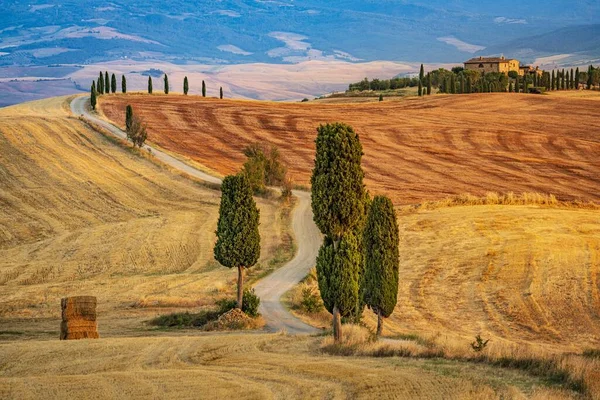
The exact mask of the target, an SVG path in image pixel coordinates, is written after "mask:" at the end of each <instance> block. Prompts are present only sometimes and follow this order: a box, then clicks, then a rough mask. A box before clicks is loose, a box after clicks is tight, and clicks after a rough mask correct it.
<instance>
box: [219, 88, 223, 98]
mask: <svg viewBox="0 0 600 400" xmlns="http://www.w3.org/2000/svg"><path fill="white" fill-rule="evenodd" d="M219 98H220V99H221V100H223V86H221V87H220V88H219Z"/></svg>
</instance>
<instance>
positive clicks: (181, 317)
mask: <svg viewBox="0 0 600 400" xmlns="http://www.w3.org/2000/svg"><path fill="white" fill-rule="evenodd" d="M220 315H221V313H220V312H219V311H214V310H204V311H200V312H199V313H190V312H187V311H186V312H180V313H172V314H167V315H161V316H159V317H156V318H154V319H153V320H151V321H150V325H154V326H161V327H165V328H173V327H178V328H184V327H199V326H204V325H206V324H207V323H209V322H211V321H216V320H217V319H218V318H219V316H220Z"/></svg>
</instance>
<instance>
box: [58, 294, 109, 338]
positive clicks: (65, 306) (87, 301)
mask: <svg viewBox="0 0 600 400" xmlns="http://www.w3.org/2000/svg"><path fill="white" fill-rule="evenodd" d="M60 305H61V311H62V322H61V324H60V339H61V340H74V339H98V338H99V337H100V336H99V335H98V323H97V322H96V298H95V297H93V296H75V297H65V298H63V299H61V301H60Z"/></svg>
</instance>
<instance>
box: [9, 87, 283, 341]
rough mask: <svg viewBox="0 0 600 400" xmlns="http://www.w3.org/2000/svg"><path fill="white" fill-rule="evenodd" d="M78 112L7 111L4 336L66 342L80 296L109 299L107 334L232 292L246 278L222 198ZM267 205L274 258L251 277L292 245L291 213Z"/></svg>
mask: <svg viewBox="0 0 600 400" xmlns="http://www.w3.org/2000/svg"><path fill="white" fill-rule="evenodd" d="M67 109H68V107H66V106H65V99H64V98H61V99H49V100H44V101H39V102H33V103H27V104H23V105H20V106H16V107H9V108H5V109H2V110H0V180H1V181H2V190H1V191H0V299H1V300H0V331H21V332H25V333H26V336H37V335H42V336H44V337H45V336H48V337H58V331H59V322H60V298H61V297H66V296H71V295H77V294H85V295H88V294H89V295H94V296H97V297H98V315H99V329H100V333H101V335H102V336H107V335H108V336H111V335H118V334H121V333H132V332H136V331H138V330H140V329H142V328H143V325H142V321H143V320H146V319H149V318H151V317H153V316H155V315H156V313H157V312H161V313H162V312H164V310H163V309H162V308H174V309H176V308H188V307H194V308H196V307H203V306H205V305H212V303H213V299H214V298H215V297H222V296H223V295H227V294H232V293H233V290H234V281H235V279H236V274H235V273H234V271H231V270H229V269H227V268H224V267H221V266H220V265H219V264H218V263H216V261H214V259H213V256H212V245H213V243H214V240H215V237H214V233H213V232H214V230H215V227H216V221H217V217H218V206H219V196H220V193H219V192H218V191H214V190H209V189H207V188H205V187H203V186H201V185H198V184H196V183H194V182H193V181H190V180H188V179H185V178H184V177H181V176H180V175H178V174H173V173H172V172H170V171H169V170H168V169H166V168H164V167H162V166H160V165H156V164H154V163H152V162H150V161H149V160H148V158H149V156H148V155H144V156H143V157H141V156H140V154H139V152H138V151H133V150H131V149H129V148H120V147H119V146H115V144H113V143H112V142H111V141H109V140H108V139H107V138H105V137H104V136H102V135H100V134H98V133H96V132H94V131H93V130H91V129H89V127H88V126H87V125H86V124H84V123H82V122H81V121H79V120H78V119H76V118H73V117H71V116H70V114H69V112H68V111H67ZM258 204H259V208H260V209H261V238H262V249H263V252H262V254H261V259H260V261H259V263H260V265H259V266H257V267H256V268H255V269H254V270H251V274H250V275H251V276H250V278H251V279H252V277H253V276H257V275H259V274H261V273H262V271H264V270H267V269H272V268H275V267H277V266H278V265H281V263H282V262H284V261H285V259H286V257H290V255H291V254H290V253H291V251H290V249H291V248H293V243H292V242H291V234H290V232H289V218H290V216H289V214H290V213H289V207H283V208H282V207H281V206H280V204H279V203H278V202H277V201H274V200H264V199H259V200H258ZM292 250H293V249H292ZM159 308H161V309H160V310H158V309H159ZM34 318H35V320H34ZM125 321H126V322H125ZM1 337H2V339H14V338H15V336H14V335H2V336H1Z"/></svg>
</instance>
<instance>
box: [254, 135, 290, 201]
mask: <svg viewBox="0 0 600 400" xmlns="http://www.w3.org/2000/svg"><path fill="white" fill-rule="evenodd" d="M244 155H245V156H246V157H248V160H247V161H246V163H245V164H244V168H243V172H244V174H245V175H246V177H247V178H248V181H250V186H251V187H252V191H253V192H254V193H264V192H265V188H266V186H281V185H285V181H286V176H287V168H286V167H285V165H284V164H283V162H282V161H281V157H280V154H279V150H278V149H277V147H275V146H272V147H271V148H269V149H267V148H265V147H264V146H261V145H260V144H258V143H255V144H252V145H250V146H248V147H246V149H244Z"/></svg>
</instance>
